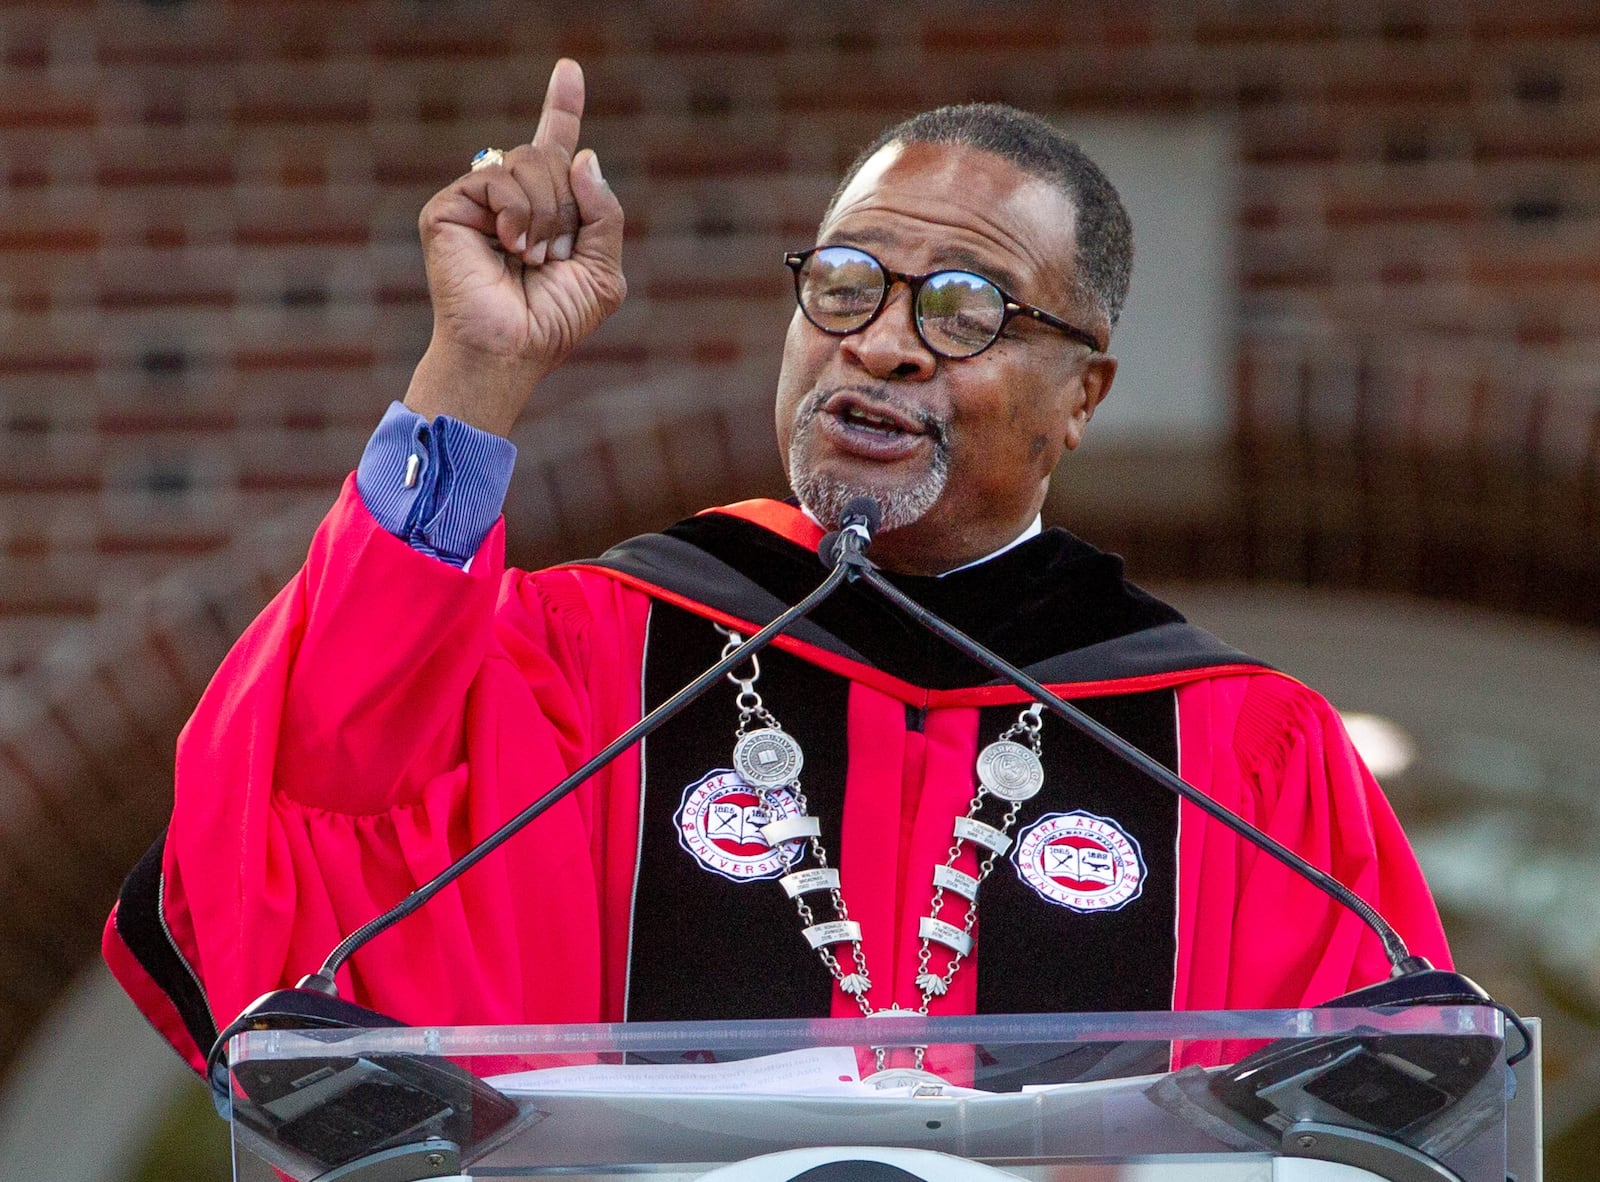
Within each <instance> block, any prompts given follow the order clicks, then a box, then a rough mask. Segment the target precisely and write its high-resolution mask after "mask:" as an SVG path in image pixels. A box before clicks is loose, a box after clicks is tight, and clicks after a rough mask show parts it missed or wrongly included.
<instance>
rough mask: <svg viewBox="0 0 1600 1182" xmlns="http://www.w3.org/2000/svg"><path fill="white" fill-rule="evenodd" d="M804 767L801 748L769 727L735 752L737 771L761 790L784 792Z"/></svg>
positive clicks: (738, 745) (743, 741)
mask: <svg viewBox="0 0 1600 1182" xmlns="http://www.w3.org/2000/svg"><path fill="white" fill-rule="evenodd" d="M804 763H805V756H804V755H803V754H802V753H801V751H800V744H799V743H797V742H795V740H794V739H793V738H792V737H791V736H789V735H788V734H786V733H784V732H783V731H780V730H777V729H775V728H773V727H769V726H768V727H762V728H761V729H760V730H756V731H751V732H750V733H749V734H748V735H745V736H744V737H743V738H741V739H740V740H739V741H738V743H736V744H735V745H734V748H733V770H734V771H736V772H738V773H739V777H740V778H741V779H742V780H744V782H745V783H746V784H750V785H752V786H754V787H757V788H780V787H782V786H783V785H785V784H788V783H790V782H792V781H793V780H794V779H795V778H796V777H798V776H799V775H800V768H801V767H802V766H803V765H804Z"/></svg>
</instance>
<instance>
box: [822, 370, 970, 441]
mask: <svg viewBox="0 0 1600 1182" xmlns="http://www.w3.org/2000/svg"><path fill="white" fill-rule="evenodd" d="M847 392H848V393H851V394H860V395H862V396H863V397H866V398H870V399H872V400H873V401H874V402H879V403H882V404H883V405H884V406H887V407H890V408H892V409H893V410H894V411H895V413H896V414H900V415H903V416H905V417H906V418H908V419H914V420H915V421H916V423H917V425H918V426H920V427H921V428H922V429H923V431H924V432H926V433H927V435H928V437H929V438H930V439H932V440H933V445H934V447H935V448H936V449H938V450H940V451H942V450H944V449H945V448H946V447H947V446H948V444H949V439H950V423H949V420H947V419H945V418H942V417H941V416H939V415H936V414H934V413H933V412H932V411H931V410H929V409H927V407H924V406H919V405H918V404H917V403H915V402H911V401H908V400H907V399H904V398H902V397H900V395H899V394H897V393H896V392H894V391H893V390H892V389H890V388H888V387H885V386H873V385H866V384H862V383H855V384H851V385H844V386H830V387H827V388H824V389H821V390H818V391H816V392H815V393H814V394H812V395H811V396H810V397H809V398H807V399H806V400H805V402H804V403H802V404H801V406H800V411H799V413H798V414H797V415H796V416H795V427H796V428H797V429H799V428H804V427H806V426H808V425H809V424H810V423H811V421H812V420H813V419H815V418H816V417H817V416H818V415H819V414H821V413H822V408H823V405H824V404H825V403H826V402H827V401H828V399H830V398H832V397H833V396H834V395H835V394H843V393H847Z"/></svg>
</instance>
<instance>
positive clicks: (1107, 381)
mask: <svg viewBox="0 0 1600 1182" xmlns="http://www.w3.org/2000/svg"><path fill="white" fill-rule="evenodd" d="M1116 376H1117V359H1116V358H1115V357H1113V356H1111V354H1109V353H1093V354H1090V356H1089V358H1088V360H1086V361H1085V362H1084V363H1083V373H1082V374H1081V375H1080V377H1079V379H1078V385H1079V389H1080V390H1081V391H1082V394H1081V396H1080V397H1079V399H1078V404H1077V406H1075V407H1073V408H1072V417H1071V418H1069V419H1068V420H1067V438H1066V444H1067V450H1068V451H1072V450H1074V449H1075V448H1076V447H1077V446H1078V444H1080V443H1082V442H1083V433H1084V430H1085V429H1086V428H1087V427H1088V426H1089V420H1090V419H1092V418H1093V417H1094V412H1095V408H1096V407H1098V406H1099V405H1100V404H1101V403H1102V402H1104V401H1105V397H1106V395H1107V394H1109V393H1111V383H1112V382H1113V381H1114V380H1115V379H1116Z"/></svg>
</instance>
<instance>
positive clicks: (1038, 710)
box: [716, 624, 1044, 1071]
mask: <svg viewBox="0 0 1600 1182" xmlns="http://www.w3.org/2000/svg"><path fill="white" fill-rule="evenodd" d="M716 628H717V630H718V631H719V632H721V633H722V634H723V635H724V636H726V637H727V643H726V644H724V645H723V648H722V659H724V660H726V659H727V658H728V657H730V656H732V655H733V653H734V651H735V650H736V649H737V648H738V647H739V646H740V645H741V644H743V643H744V638H743V637H742V636H741V635H740V634H739V633H738V632H736V631H734V630H733V629H731V628H724V627H722V626H721V625H720V624H719V625H716ZM726 676H727V679H728V681H729V682H730V683H731V684H733V685H735V686H738V688H739V693H738V695H737V697H736V698H735V699H734V704H735V706H736V707H737V709H738V711H739V725H738V729H737V731H736V738H739V739H742V738H744V737H745V735H746V734H747V733H748V732H749V728H750V723H751V722H752V721H756V720H759V721H760V723H761V725H762V726H764V727H769V728H771V729H772V730H776V731H781V730H783V727H782V725H781V724H780V723H779V722H778V720H777V718H776V717H774V716H773V714H772V712H771V711H770V710H768V709H767V708H766V705H765V703H764V702H763V701H762V700H761V695H760V693H758V692H757V691H756V688H755V687H756V682H757V681H758V680H760V677H761V662H760V661H759V660H758V659H757V658H756V657H755V655H754V654H752V655H751V657H750V673H749V676H748V677H741V676H739V674H738V671H737V670H732V669H730V670H729V671H728V673H727V674H726ZM1043 713H1044V706H1043V704H1042V703H1039V702H1033V703H1031V704H1029V706H1028V707H1027V708H1026V709H1024V710H1023V711H1022V713H1021V714H1020V715H1018V717H1017V720H1016V722H1014V723H1012V724H1011V726H1009V727H1007V728H1006V730H1005V731H1004V732H1003V733H1002V734H1001V735H1000V738H1001V739H1002V740H1016V739H1018V738H1020V739H1021V740H1022V741H1023V742H1024V743H1026V744H1027V745H1028V747H1029V748H1030V749H1031V750H1032V751H1033V753H1034V754H1035V755H1038V754H1039V752H1040V749H1041V743H1040V738H1039V735H1040V731H1041V730H1042V729H1043V726H1044V720H1043ZM782 790H787V791H788V792H789V794H790V796H791V798H792V799H793V800H794V803H795V805H796V807H797V808H798V810H799V814H798V815H800V816H802V817H804V816H808V815H809V812H808V807H807V803H806V798H805V794H804V793H803V792H802V791H801V790H800V782H799V780H798V779H796V780H794V781H791V782H790V783H789V784H787V785H783V786H782V787H781V788H778V787H773V788H763V789H761V791H760V796H761V803H762V804H763V805H764V806H765V807H766V809H767V811H768V813H769V815H772V816H777V815H779V814H780V813H781V811H782V810H781V808H780V807H779V805H778V803H777V796H776V794H777V793H778V792H779V791H782ZM988 796H989V792H988V789H986V788H984V787H982V786H981V785H980V786H979V788H978V790H977V792H976V793H974V794H973V797H972V799H971V800H970V801H969V802H968V803H967V812H966V818H967V820H969V821H975V820H977V818H978V815H979V814H980V813H981V812H982V811H983V806H984V804H985V803H986V802H987V799H988ZM1021 808H1022V803H1021V802H1020V801H1017V802H1014V803H1012V804H1011V806H1010V808H1008V809H1007V810H1006V814H1005V816H1004V818H1003V819H1002V820H1001V822H1000V824H999V825H998V826H997V827H996V828H997V829H998V831H999V832H1000V833H1006V832H1008V831H1009V830H1010V829H1011V827H1012V825H1014V824H1016V820H1017V814H1018V812H1019V811H1020V810H1021ZM807 845H808V847H809V852H810V854H811V857H812V859H813V860H814V861H815V863H816V867H817V868H818V869H820V870H826V869H828V851H827V849H826V847H824V846H823V844H822V839H821V837H820V836H817V837H812V838H811V839H810V841H809V842H808V843H807ZM965 845H966V841H965V839H963V838H960V837H957V838H956V839H955V840H954V841H953V842H951V844H950V848H949V849H948V850H947V851H946V853H945V862H944V868H945V869H947V870H954V869H955V864H956V862H957V861H958V860H959V859H960V857H961V853H962V850H963V848H964V847H965ZM999 856H1000V855H999V853H998V852H996V851H995V850H986V853H985V856H984V857H983V858H982V859H981V860H980V861H979V863H978V873H977V875H976V876H975V878H976V883H977V885H982V883H983V882H984V880H985V879H987V878H988V877H989V875H990V873H991V872H992V871H993V870H994V867H995V863H996V861H998V859H999ZM973 893H974V895H976V893H977V892H976V891H974V892H973ZM828 901H829V903H830V904H831V906H832V908H833V914H834V918H835V919H836V920H837V921H839V922H841V923H842V922H848V921H849V919H850V909H849V907H848V906H847V905H846V903H845V899H844V892H843V891H842V890H841V888H839V887H832V888H830V889H829V891H828ZM944 902H945V889H944V887H942V886H938V885H936V886H935V887H934V888H933V896H932V898H931V900H930V901H929V907H928V914H929V916H930V917H931V918H933V919H939V918H940V916H941V914H942V912H943V909H944ZM794 903H795V911H796V913H797V914H798V915H799V917H800V922H801V924H802V925H803V926H804V927H808V928H809V927H812V926H814V925H815V924H816V922H817V919H816V913H815V912H814V911H813V910H812V907H811V905H810V904H809V903H807V902H806V899H805V896H804V895H803V894H801V895H796V896H795V899H794ZM977 923H978V901H977V899H976V898H972V899H968V900H967V909H966V915H965V916H964V917H963V920H962V925H961V930H962V932H963V934H965V935H966V936H968V937H969V938H970V937H971V936H972V932H973V929H974V928H975V927H976V926H977ZM850 945H851V949H850V952H851V960H852V962H853V963H854V966H855V971H856V973H857V974H859V975H860V976H861V977H862V978H863V979H864V980H866V981H867V982H868V983H869V984H868V989H870V982H871V975H870V974H869V973H868V971H867V956H866V951H865V950H864V949H863V948H862V946H861V941H860V940H852V941H850ZM951 952H952V955H951V957H950V963H949V964H948V965H947V966H946V967H945V970H944V972H943V973H942V974H941V975H940V976H939V978H938V980H939V981H940V982H941V983H942V986H943V987H942V988H940V989H938V990H931V989H929V988H927V987H926V986H925V985H924V984H923V982H925V981H926V980H928V979H929V976H930V974H929V965H930V964H931V962H932V958H933V947H932V942H931V941H930V940H929V939H928V938H927V937H926V936H924V937H923V938H922V939H921V940H920V941H919V943H918V948H917V991H918V992H919V993H920V994H921V995H922V996H921V1003H920V1004H919V1005H918V1006H917V1008H916V1009H915V1010H912V1011H902V1012H910V1013H915V1014H917V1015H919V1016H922V1017H926V1016H927V1015H928V1011H929V1007H930V1006H931V1005H932V1003H933V999H934V997H935V996H938V995H941V994H943V993H946V992H948V991H949V988H950V984H951V982H952V981H953V980H954V979H955V975H956V972H957V971H958V970H959V969H960V968H961V964H962V961H964V960H965V959H966V957H965V956H964V955H963V954H962V953H959V952H956V951H955V950H954V949H952V950H951ZM817 958H818V959H819V960H821V961H822V963H823V965H824V966H825V967H826V968H827V970H828V973H829V975H830V976H832V977H833V979H834V980H835V981H837V982H839V984H840V986H841V987H842V986H843V984H844V980H845V978H846V977H847V976H849V975H850V974H849V973H848V972H847V971H846V969H845V966H844V965H843V964H842V963H840V961H839V958H838V956H837V955H836V954H835V953H834V951H833V949H832V948H831V947H829V946H827V945H824V946H823V947H821V948H818V949H817ZM851 992H852V996H854V998H855V1001H856V1005H857V1006H858V1007H859V1008H860V1010H861V1013H862V1015H863V1016H865V1017H869V1018H870V1017H872V1016H873V1015H874V1014H878V1013H885V1012H887V1011H883V1010H874V1009H873V1006H872V1003H871V1002H869V1001H868V1000H867V989H863V990H860V991H859V992H855V991H851ZM899 1008H900V1007H899V1006H891V1007H890V1009H891V1010H898V1009H899ZM888 1049H889V1048H888V1047H874V1048H873V1053H874V1057H875V1061H876V1065H877V1069H878V1070H879V1071H882V1070H883V1068H884V1063H885V1054H886V1052H887V1051H888ZM911 1050H912V1051H913V1060H914V1063H915V1066H916V1069H917V1070H921V1069H922V1064H923V1059H924V1056H925V1054H926V1052H927V1048H926V1047H923V1046H916V1047H912V1048H911Z"/></svg>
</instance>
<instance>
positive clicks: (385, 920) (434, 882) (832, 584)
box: [298, 535, 849, 995]
mask: <svg viewBox="0 0 1600 1182" xmlns="http://www.w3.org/2000/svg"><path fill="white" fill-rule="evenodd" d="M830 536H831V535H830ZM848 575H849V568H847V567H845V566H843V565H839V566H836V567H834V569H833V570H831V571H830V572H828V577H827V578H826V579H824V580H823V581H822V582H821V583H820V584H819V585H818V586H817V589H816V590H815V591H813V592H812V593H811V594H810V595H807V596H806V597H805V598H804V599H802V600H801V601H800V602H799V603H797V604H795V605H794V606H793V607H791V608H790V609H789V610H788V611H786V612H784V613H783V614H782V615H781V616H779V617H778V618H777V619H775V620H773V621H772V622H771V623H770V624H768V625H767V626H766V627H765V628H763V629H761V631H759V632H757V633H756V634H755V635H753V636H751V637H750V639H749V640H746V641H745V642H744V643H743V644H741V645H740V646H739V647H738V648H736V649H734V650H733V651H732V652H731V653H729V654H728V655H727V656H726V657H723V658H722V659H721V660H720V661H718V662H717V663H716V664H715V665H712V666H711V667H710V668H709V669H707V670H706V671H705V672H704V673H702V674H700V676H698V677H696V678H695V679H694V680H693V681H691V682H690V683H689V684H688V685H686V686H684V687H683V688H682V689H680V690H679V691H678V692H677V693H675V694H673V695H672V697H670V698H668V699H667V700H666V701H665V702H662V703H661V705H659V706H657V707H656V708H655V709H654V710H652V711H650V713H649V714H646V715H645V716H644V717H643V718H641V719H640V720H639V721H638V722H636V723H634V724H633V725H632V726H630V727H629V728H628V729H627V730H625V731H623V732H622V733H621V734H620V735H618V736H617V737H616V738H615V739H612V740H611V742H609V743H607V744H606V745H605V746H604V747H602V748H601V749H600V750H599V751H598V752H596V753H595V755H594V756H593V757H592V758H591V759H590V760H589V761H588V762H587V763H585V764H583V766H582V767H579V768H578V769H577V770H576V771H574V772H573V773H572V774H571V775H569V776H568V777H567V778H566V779H564V780H562V781H561V782H560V783H559V784H557V785H556V786H555V787H554V788H551V789H550V790H549V791H548V792H546V793H544V795H542V796H540V797H539V799H538V800H535V801H534V802H533V803H532V804H530V805H529V806H528V807H527V808H525V809H523V810H522V811H521V812H520V813H518V814H517V815H516V816H514V817H512V818H511V819H510V820H509V821H507V822H506V823H505V824H503V825H501V826H500V828H498V829H496V830H495V831H494V832H493V833H491V834H490V835H489V836H488V837H486V838H484V839H483V840H482V841H481V842H479V843H478V844H477V845H475V846H473V847H472V849H470V850H468V851H467V852H466V853H465V854H463V855H462V856H461V857H460V858H458V859H457V860H456V861H454V862H452V863H451V864H450V865H449V866H446V867H445V868H444V869H443V870H441V871H440V872H439V873H438V874H437V875H435V876H434V877H433V878H431V879H429V880H428V881H427V882H425V883H423V884H422V885H421V886H419V887H417V888H416V890H414V891H412V892H411V893H410V894H409V895H407V896H406V897H405V898H404V899H402V900H401V901H400V902H399V903H397V904H395V905H394V906H393V907H391V908H390V909H389V910H388V911H385V912H384V913H383V914H382V915H378V916H375V917H374V918H372V919H370V920H368V921H367V922H366V923H364V924H362V925H361V926H360V927H359V928H357V929H356V930H355V931H353V932H351V933H350V934H349V935H348V936H346V937H345V938H344V939H343V940H342V941H340V942H339V946H338V947H337V948H335V949H334V950H333V951H332V952H330V953H329V954H328V958H327V959H326V960H325V961H323V962H322V967H321V968H320V969H318V970H317V971H316V972H315V973H313V974H311V975H310V976H309V977H306V978H305V979H304V980H302V981H301V982H300V984H299V986H298V987H299V988H301V989H316V990H320V991H321V992H324V993H329V994H335V995H337V993H338V987H337V986H336V985H335V984H334V974H335V973H337V972H338V970H339V966H340V965H342V964H344V962H345V961H346V960H348V959H349V958H350V955H351V954H352V953H353V952H355V951H356V949H358V948H360V947H361V946H362V945H363V944H365V943H366V942H367V941H368V940H371V939H372V938H373V937H374V936H377V935H378V934H379V933H381V932H384V931H387V930H388V929H389V928H391V927H393V926H394V925H395V924H397V923H399V922H400V921H401V920H402V919H404V918H405V917H406V916H408V915H410V914H411V913H412V912H414V911H416V910H417V909H418V908H419V907H421V906H422V905H423V904H425V903H426V902H427V901H428V900H429V899H431V898H433V897H434V896H435V895H437V894H438V893H439V892H440V891H442V890H444V888H445V887H447V886H449V885H450V884H451V883H452V882H454V881H455V880H456V879H458V878H460V877H461V876H462V875H463V874H465V873H466V872H467V871H468V870H471V869H472V868H473V867H474V866H476V865H477V864H478V863H479V862H481V861H483V859H484V858H486V857H488V856H489V855H490V854H492V853H494V851H495V850H497V849H499V848H500V847H501V846H502V845H504V844H505V843H506V842H507V841H508V840H509V839H510V838H512V837H514V836H516V834H517V833H519V832H520V831H521V830H522V829H523V827H524V826H526V825H527V824H529V823H530V822H531V821H533V820H534V819H535V818H537V817H539V816H540V815H541V814H542V813H545V812H548V811H549V810H550V809H551V808H552V807H554V806H555V804H556V803H557V802H559V801H560V800H561V799H562V798H563V797H565V796H567V795H568V794H570V793H571V792H572V791H573V790H574V789H575V788H577V787H578V785H580V784H582V783H583V782H584V781H585V780H587V779H588V778H589V777H590V776H592V775H594V774H595V773H596V772H598V771H599V770H600V769H601V768H603V767H605V766H606V765H607V764H608V763H610V762H611V761H612V760H614V759H615V758H616V757H617V756H619V755H621V754H622V753H623V752H624V751H626V750H627V749H628V748H629V747H631V746H633V745H634V744H635V743H637V742H639V741H640V740H641V739H644V738H646V737H648V736H649V735H651V734H653V733H654V732H655V731H656V730H658V729H660V727H661V726H662V725H664V724H665V723H666V722H667V721H668V720H670V719H671V718H672V717H673V716H674V715H676V714H677V713H678V712H679V711H681V710H682V709H684V707H686V706H688V705H689V704H690V703H691V702H693V701H694V700H695V699H696V698H699V697H700V696H701V695H702V694H704V693H705V692H706V691H707V690H709V689H710V688H711V687H712V686H713V685H714V684H715V683H716V682H717V681H718V680H719V679H720V678H721V677H722V676H723V675H724V674H726V673H728V672H729V671H731V670H733V669H737V668H738V667H739V666H740V665H741V664H743V663H744V661H745V659H746V658H747V657H751V656H754V655H755V654H756V653H758V652H760V651H761V650H762V649H764V648H766V647H767V645H768V644H770V643H771V642H772V641H773V639H774V638H775V637H777V635H778V634H779V633H781V632H782V631H783V630H784V629H785V628H787V627H789V625H791V624H793V623H795V621H797V620H800V619H802V618H803V617H805V616H806V615H808V614H810V613H811V612H812V611H813V610H815V608H816V607H817V605H818V604H820V603H822V601H823V600H825V599H827V598H828V597H829V596H830V595H832V594H833V593H834V592H835V591H836V590H838V589H839V587H840V586H842V585H843V584H844V582H845V580H846V579H847V577H848Z"/></svg>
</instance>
